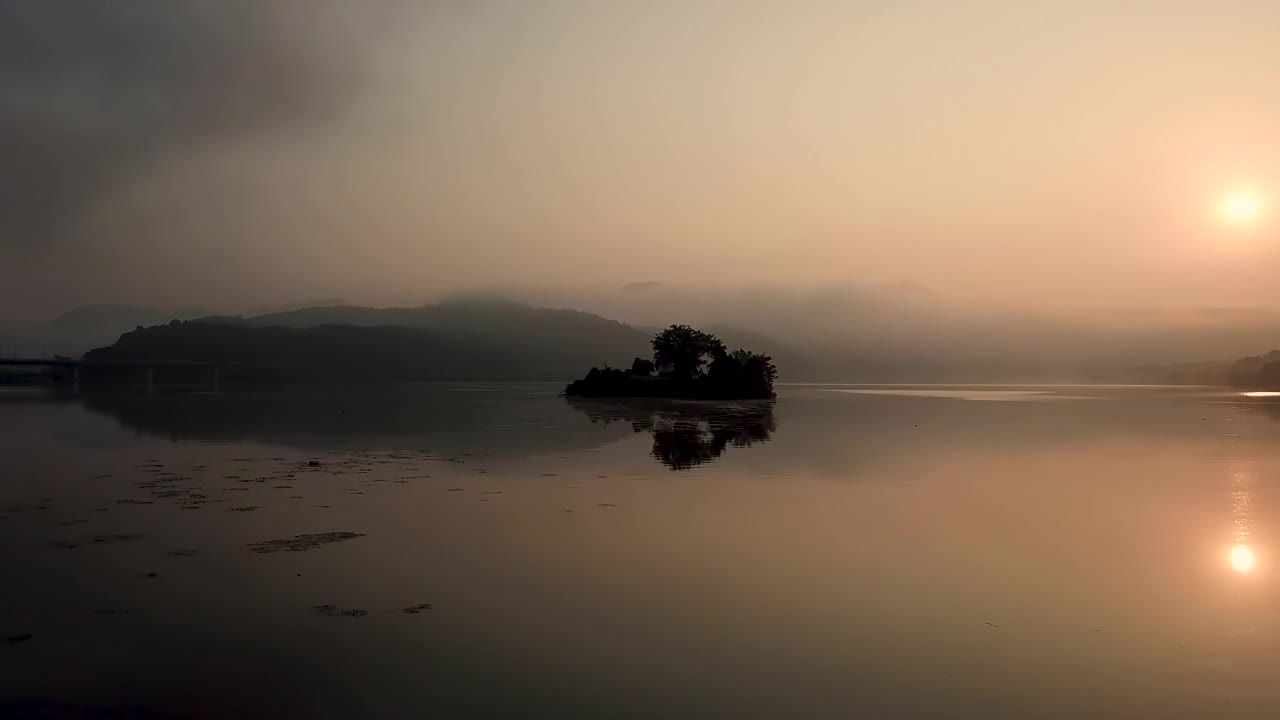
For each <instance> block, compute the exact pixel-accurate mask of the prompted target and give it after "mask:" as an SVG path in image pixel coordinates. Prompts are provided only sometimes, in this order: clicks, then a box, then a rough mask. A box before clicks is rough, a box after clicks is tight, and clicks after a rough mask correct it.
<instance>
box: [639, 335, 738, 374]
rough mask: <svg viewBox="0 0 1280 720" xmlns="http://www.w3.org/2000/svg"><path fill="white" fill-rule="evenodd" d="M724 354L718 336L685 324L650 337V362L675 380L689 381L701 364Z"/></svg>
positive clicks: (697, 372) (700, 367) (699, 370)
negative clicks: (651, 350)
mask: <svg viewBox="0 0 1280 720" xmlns="http://www.w3.org/2000/svg"><path fill="white" fill-rule="evenodd" d="M724 354H725V351H724V343H722V342H720V338H718V337H716V336H715V335H712V334H711V333H708V332H703V331H701V330H695V329H693V328H692V327H689V326H688V325H672V326H671V327H669V328H667V329H666V330H663V331H662V332H660V333H658V334H657V335H654V336H653V364H654V365H655V366H657V369H658V372H660V373H662V374H663V375H667V376H669V377H673V378H676V379H681V380H692V379H693V378H694V377H696V376H697V375H699V374H700V373H701V372H702V367H703V366H704V365H707V364H708V363H710V362H713V361H715V359H716V358H719V357H723V356H724ZM637 359H639V358H637Z"/></svg>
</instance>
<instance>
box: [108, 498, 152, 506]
mask: <svg viewBox="0 0 1280 720" xmlns="http://www.w3.org/2000/svg"><path fill="white" fill-rule="evenodd" d="M116 504H117V505H154V504H155V503H153V502H152V501H151V500H134V499H132V498H124V499H123V500H117V501H116Z"/></svg>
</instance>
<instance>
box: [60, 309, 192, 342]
mask: <svg viewBox="0 0 1280 720" xmlns="http://www.w3.org/2000/svg"><path fill="white" fill-rule="evenodd" d="M172 319H173V318H172V317H171V316H170V317H166V316H165V314H164V313H162V312H160V311H158V310H153V309H151V308H144V307H137V306H135V305H86V306H84V307H78V308H75V309H72V310H68V311H67V312H65V313H63V314H61V315H59V316H58V317H56V318H54V319H52V320H50V321H49V327H51V328H53V329H55V330H58V331H60V332H64V333H78V334H102V333H111V332H114V333H115V334H117V335H118V334H120V333H122V332H124V331H125V330H131V329H133V328H135V327H137V326H139V325H142V326H144V327H145V326H149V325H156V324H159V323H162V322H168V321H169V320H172Z"/></svg>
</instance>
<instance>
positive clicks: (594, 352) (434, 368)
mask: <svg viewBox="0 0 1280 720" xmlns="http://www.w3.org/2000/svg"><path fill="white" fill-rule="evenodd" d="M648 350H649V337H648V335H647V334H645V333H643V332H641V331H639V330H637V329H635V328H632V327H630V326H628V325H625V324H623V323H618V322H614V321H612V320H607V319H605V318H602V317H599V316H597V315H591V314H588V313H582V312H576V311H572V310H551V309H544V308H534V307H530V306H527V305H521V304H518V303H509V302H496V301H458V302H449V303H442V304H439V305H429V306H424V307H420V308H391V309H378V308H362V307H353V306H338V307H329V308H307V309H304V310H297V311H293V312H286V313H277V314H272V315H263V316H259V317H255V318H248V319H245V318H239V317H211V318H204V319H200V320H191V321H186V322H180V321H174V322H170V323H168V324H166V325H157V326H153V327H149V328H139V329H137V330H134V331H133V332H128V333H125V334H124V335H122V336H121V337H120V339H119V340H118V341H117V342H116V343H115V344H113V345H111V346H108V347H103V348H98V349H96V350H93V351H90V352H89V353H88V354H86V356H85V359H86V360H88V361H90V362H94V361H106V360H131V361H134V360H151V361H200V362H219V363H228V364H237V365H242V366H245V367H246V368H249V367H254V368H262V369H271V370H272V372H271V374H270V376H272V377H297V378H335V379H353V380H359V379H369V380H377V379H388V380H565V379H570V378H572V377H573V376H574V375H576V374H578V373H580V372H581V368H582V367H583V366H584V365H586V366H588V367H589V366H591V365H593V364H594V365H600V364H605V363H608V364H611V365H615V366H626V365H629V364H630V362H631V360H632V358H634V357H635V356H636V355H644V354H647V353H648Z"/></svg>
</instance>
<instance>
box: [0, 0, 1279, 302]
mask: <svg viewBox="0 0 1280 720" xmlns="http://www.w3.org/2000/svg"><path fill="white" fill-rule="evenodd" d="M1278 37H1280V4H1276V3H1275V2H1272V1H1271V0H1252V1H1249V0H1218V1H1217V2H1213V3H1208V2H1203V1H1195V2H1184V1H1179V0H1160V1H1158V2H1156V1H1152V2H1146V1H1143V0H1134V1H1131V2H1114V1H1102V0H1098V1H1093V0H1076V1H1073V2H1042V1H1038V0H1016V1H1015V0H1010V1H1004V0H966V2H953V1H951V0H937V1H935V2H922V1H913V0H892V1H889V0H884V1H882V0H864V1H862V2H858V1H857V0H846V1H842V2H835V1H833V2H823V1H819V0H789V1H785V2H784V1H782V0H778V1H776V2H765V1H753V0H725V1H721V0H701V1H700V2H692V3H691V2H676V1H674V0H672V1H668V0H651V1H649V2H644V3H633V2H622V1H620V0H619V1H618V2H607V1H604V0H599V1H596V2H590V1H587V0H581V1H573V0H539V1H538V2H517V1H515V0H510V1H507V2H500V1H498V0H451V1H447V2H446V1H440V2H430V1H429V0H421V1H413V0H369V1H367V2H361V3H350V2H345V1H344V0H219V2H216V3H213V2H206V1H205V0H131V1H130V2H127V3H125V2H116V1H115V0H0V150H2V154H3V158H4V160H3V162H0V287H3V288H4V291H3V300H4V302H3V303H2V304H0V305H2V307H0V319H4V318H8V319H10V320H12V319H14V318H23V317H28V316H31V315H40V316H42V317H46V316H50V315H52V314H55V313H56V312H58V311H61V310H63V309H66V308H68V307H72V306H75V305H82V304H93V303H117V302H120V303H133V304H142V305H150V306H153V307H166V308H175V307H186V306H192V305H196V306H201V307H212V308H231V309H234V308H238V307H244V306H248V305H261V304H269V303H285V302H294V301H301V300H306V299H309V298H313V297H325V298H329V297H342V298H346V299H349V300H351V301H354V302H364V303H374V304H404V303H414V302H422V301H424V300H426V299H429V298H431V297H434V296H438V295H439V294H441V293H445V292H451V291H455V290H465V289H468V288H475V287H496V286H507V285H519V286H547V287H568V286H572V287H586V286H590V287H600V288H608V287H617V286H620V285H623V284H626V283H631V282H637V281H658V282H663V283H672V284H679V285H684V286H698V287H733V286H744V285H777V286H786V287H793V288H795V287H798V288H806V287H814V288H817V287H827V286H843V285H859V284H871V285H877V284H900V283H906V284H909V285H910V286H912V287H919V288H924V289H927V291H928V292H929V293H932V294H934V295H936V296H937V297H942V298H946V299H947V300H948V301H949V302H956V303H969V304H973V305H976V306H991V307H1006V306H1018V307H1045V308H1056V309H1071V308H1086V307H1106V306H1142V307H1147V306H1150V307H1184V306H1255V305H1256V306H1280V283H1276V282H1275V281H1274V275H1275V268H1277V267H1280V134H1277V133H1276V128H1280V92H1277V91H1276V88H1277V87H1280V42H1276V39H1277V38H1278ZM1232 198H1234V199H1232ZM1224 203H1227V204H1228V207H1227V208H1226V209H1224ZM1242 203H1243V206H1244V210H1245V211H1246V212H1244V213H1243V215H1245V216H1247V217H1234V218H1233V217H1229V216H1228V215H1229V214H1230V213H1229V212H1228V211H1230V212H1235V213H1236V215H1240V214H1241V213H1239V212H1236V211H1239V210H1241V208H1242ZM1250 208H1252V209H1250Z"/></svg>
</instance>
